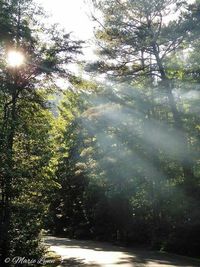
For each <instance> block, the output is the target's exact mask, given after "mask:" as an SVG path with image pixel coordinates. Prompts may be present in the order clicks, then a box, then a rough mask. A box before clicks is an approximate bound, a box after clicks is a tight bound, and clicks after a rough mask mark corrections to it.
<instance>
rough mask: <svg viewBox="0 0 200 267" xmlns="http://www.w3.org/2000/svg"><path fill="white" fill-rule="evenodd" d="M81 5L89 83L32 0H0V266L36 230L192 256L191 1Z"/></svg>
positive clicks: (195, 77) (199, 126)
mask: <svg viewBox="0 0 200 267" xmlns="http://www.w3.org/2000/svg"><path fill="white" fill-rule="evenodd" d="M92 2H93V4H94V7H95V9H97V10H98V12H97V14H99V12H100V14H101V15H100V18H98V17H97V15H96V14H94V15H93V20H94V21H95V22H96V23H97V27H96V32H95V38H96V43H97V45H98V46H97V53H98V56H99V60H97V61H96V62H94V63H92V64H91V63H90V64H89V63H87V62H86V64H85V65H84V66H82V67H85V69H86V71H88V72H93V73H94V74H95V75H96V76H100V77H101V75H102V74H103V78H102V79H99V80H101V82H97V81H95V80H94V79H93V80H92V79H90V80H84V79H83V78H81V77H78V75H77V76H76V75H74V74H72V73H71V71H70V70H69V69H68V64H69V63H72V62H78V61H79V58H78V56H77V55H79V54H81V45H82V42H81V41H73V40H72V39H71V37H70V34H67V33H65V32H64V31H62V30H60V29H59V28H58V27H57V26H52V27H50V28H47V27H45V25H44V23H42V21H43V20H42V18H44V16H45V14H44V12H43V11H42V10H41V8H40V7H37V5H36V4H35V3H34V2H33V1H32V0H29V1H24V0H12V1H7V0H1V1H0V14H1V16H0V20H1V23H0V255H1V266H5V261H4V260H5V258H6V257H8V256H9V257H12V256H13V257H14V256H15V255H18V256H28V257H29V258H30V257H34V258H37V257H40V255H41V254H42V253H43V249H42V247H41V243H40V238H39V237H40V233H41V230H42V229H43V228H45V229H46V230H48V231H50V232H51V233H53V234H55V235H60V236H67V237H71V238H87V239H89V238H91V239H96V240H107V241H112V242H116V243H123V244H126V245H135V246H137V245H146V246H148V247H151V248H155V249H159V250H167V251H172V252H176V253H180V254H184V255H190V256H197V257H198V256H199V243H200V232H199V229H200V213H199V210H198V207H199V205H200V117H199V114H200V113H199V112H200V109H199V105H198V103H199V98H200V92H199V82H200V78H199V77H200V71H199V62H200V58H199V47H200V35H199V33H200V32H199V23H200V22H199V21H200V20H199V1H195V2H194V3H193V4H189V3H186V2H185V1H179V0H156V1H147V0H137V1H134V0H123V1H122V0H113V1H107V0H103V1H97V0H96V1H92ZM10 51H12V52H18V53H20V55H23V59H24V62H22V64H21V65H20V66H11V65H9V64H8V62H7V60H6V58H7V55H8V54H9V52H10ZM82 64H83V63H82ZM58 77H62V79H65V80H67V81H68V83H70V86H69V88H66V90H64V92H60V90H59V88H58V87H57V86H56V79H57V78H58ZM66 87H67V86H66ZM6 266H8V265H7V264H6Z"/></svg>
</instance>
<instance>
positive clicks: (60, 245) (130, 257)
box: [44, 236, 200, 267]
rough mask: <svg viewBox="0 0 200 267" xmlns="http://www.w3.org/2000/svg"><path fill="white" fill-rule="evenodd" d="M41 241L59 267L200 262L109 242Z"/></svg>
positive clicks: (165, 266)
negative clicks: (60, 259)
mask: <svg viewBox="0 0 200 267" xmlns="http://www.w3.org/2000/svg"><path fill="white" fill-rule="evenodd" d="M44 242H45V244H47V245H48V246H50V250H51V251H55V252H56V253H57V254H59V255H60V256H61V257H62V259H63V262H62V265H60V267H66V266H69V267H73V266H77V267H79V266H80V267H113V266H116V267H117V266H118V267H146V266H147V267H175V266H179V267H200V262H199V263H197V262H194V261H193V260H188V259H187V258H184V257H181V256H171V255H169V254H164V253H158V252H152V251H148V250H147V251H144V250H137V249H127V248H123V247H117V246H113V245H110V244H108V243H101V242H93V241H78V240H71V239H68V238H56V237H51V236H48V237H46V238H45V241H44Z"/></svg>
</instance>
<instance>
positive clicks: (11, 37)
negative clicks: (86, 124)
mask: <svg viewBox="0 0 200 267" xmlns="http://www.w3.org/2000/svg"><path fill="white" fill-rule="evenodd" d="M0 5H1V6H0V10H1V13H2V16H1V20H2V21H3V24H4V25H5V27H4V28H3V30H2V31H1V74H0V75H1V84H0V86H1V93H0V99H1V100H0V104H1V107H0V111H1V114H0V126H1V133H0V149H1V150H0V161H1V165H0V166H1V176H0V177H1V210H0V212H1V216H0V254H1V264H2V266H4V265H5V262H4V259H5V258H6V257H7V256H9V254H10V253H11V250H12V249H13V242H12V240H11V223H12V221H13V215H14V214H15V209H14V203H16V188H15V187H16V184H17V183H18V182H19V181H20V180H19V181H18V176H17V174H16V171H17V169H18V168H17V165H16V164H17V162H18V160H17V157H19V154H18V153H19V152H18V151H17V150H15V148H16V147H17V146H18V142H17V137H19V136H20V135H22V136H23V135H24V139H25V140H28V139H29V136H30V135H31V134H32V133H31V132H32V131H33V128H32V129H31V130H30V131H28V132H24V133H22V131H21V129H22V125H25V124H26V123H28V121H27V119H28V117H29V116H30V118H32V119H33V114H34V107H33V108H32V109H28V108H27V109H26V106H27V105H28V103H29V102H30V103H32V104H33V106H37V105H40V106H41V107H42V108H45V107H46V105H47V100H45V98H44V97H41V96H40V90H39V89H41V88H43V90H46V93H45V94H47V93H50V92H53V91H52V89H53V87H54V83H53V79H54V78H55V77H56V76H58V75H62V76H64V77H66V78H68V79H70V77H72V75H71V74H70V73H69V71H67V70H66V67H65V66H66V64H67V63H69V62H72V61H73V60H74V56H73V55H75V54H77V53H80V48H81V47H80V45H81V42H78V41H72V40H71V39H70V38H69V34H65V33H64V32H62V31H60V30H59V29H56V28H55V27H53V28H52V29H51V30H48V29H45V28H44V26H43V25H42V24H41V23H40V22H39V21H40V20H41V18H42V17H43V12H41V9H40V8H38V7H37V6H36V5H35V3H34V2H33V1H31V0H30V1H24V0H17V1H16V0H13V1H7V0H5V1H1V2H0ZM8 11H9V12H8ZM1 25H2V24H1ZM41 32H43V33H44V38H43V39H44V41H41V38H40V35H41ZM9 51H14V53H15V55H16V53H18V55H19V53H20V55H21V56H23V57H24V59H25V62H23V64H22V65H21V66H19V67H18V68H17V67H12V66H9V65H8V64H7V62H6V60H5V58H6V57H7V53H9ZM26 112H28V113H29V115H28V116H27V117H26V119H25V120H24V121H23V119H22V114H23V113H26ZM33 139H34V138H33ZM19 140H20V138H19ZM31 142H32V141H30V143H29V142H28V143H27V144H26V146H27V147H29V149H31ZM24 145H25V144H24ZM38 145H39V144H38ZM38 149H39V147H38ZM41 153H42V152H41ZM43 153H45V152H44V150H43ZM36 158H37V157H36ZM35 160H36V159H35ZM30 164H33V163H30ZM38 164H39V163H38ZM32 166H33V165H32ZM21 168H23V163H22V162H21ZM30 172H31V170H29V171H28V173H29V174H27V175H28V176H29V175H30ZM36 176H38V179H39V177H41V176H40V174H39V170H38V172H37V173H36ZM30 177H32V176H31V175H30ZM29 190H31V188H30V189H29ZM22 191H23V189H22ZM20 216H23V214H20ZM27 231H29V230H28V229H27ZM18 238H19V237H18ZM27 238H28V236H26V237H25V240H27Z"/></svg>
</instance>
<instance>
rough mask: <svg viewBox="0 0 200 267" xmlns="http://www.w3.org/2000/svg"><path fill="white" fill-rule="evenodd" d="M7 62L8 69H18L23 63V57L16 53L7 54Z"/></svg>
mask: <svg viewBox="0 0 200 267" xmlns="http://www.w3.org/2000/svg"><path fill="white" fill-rule="evenodd" d="M7 62H8V65H9V66H10V67H19V66H21V65H22V64H23V63H24V55H23V54H22V53H20V52H18V51H14V50H11V51H9V52H8V56H7Z"/></svg>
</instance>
